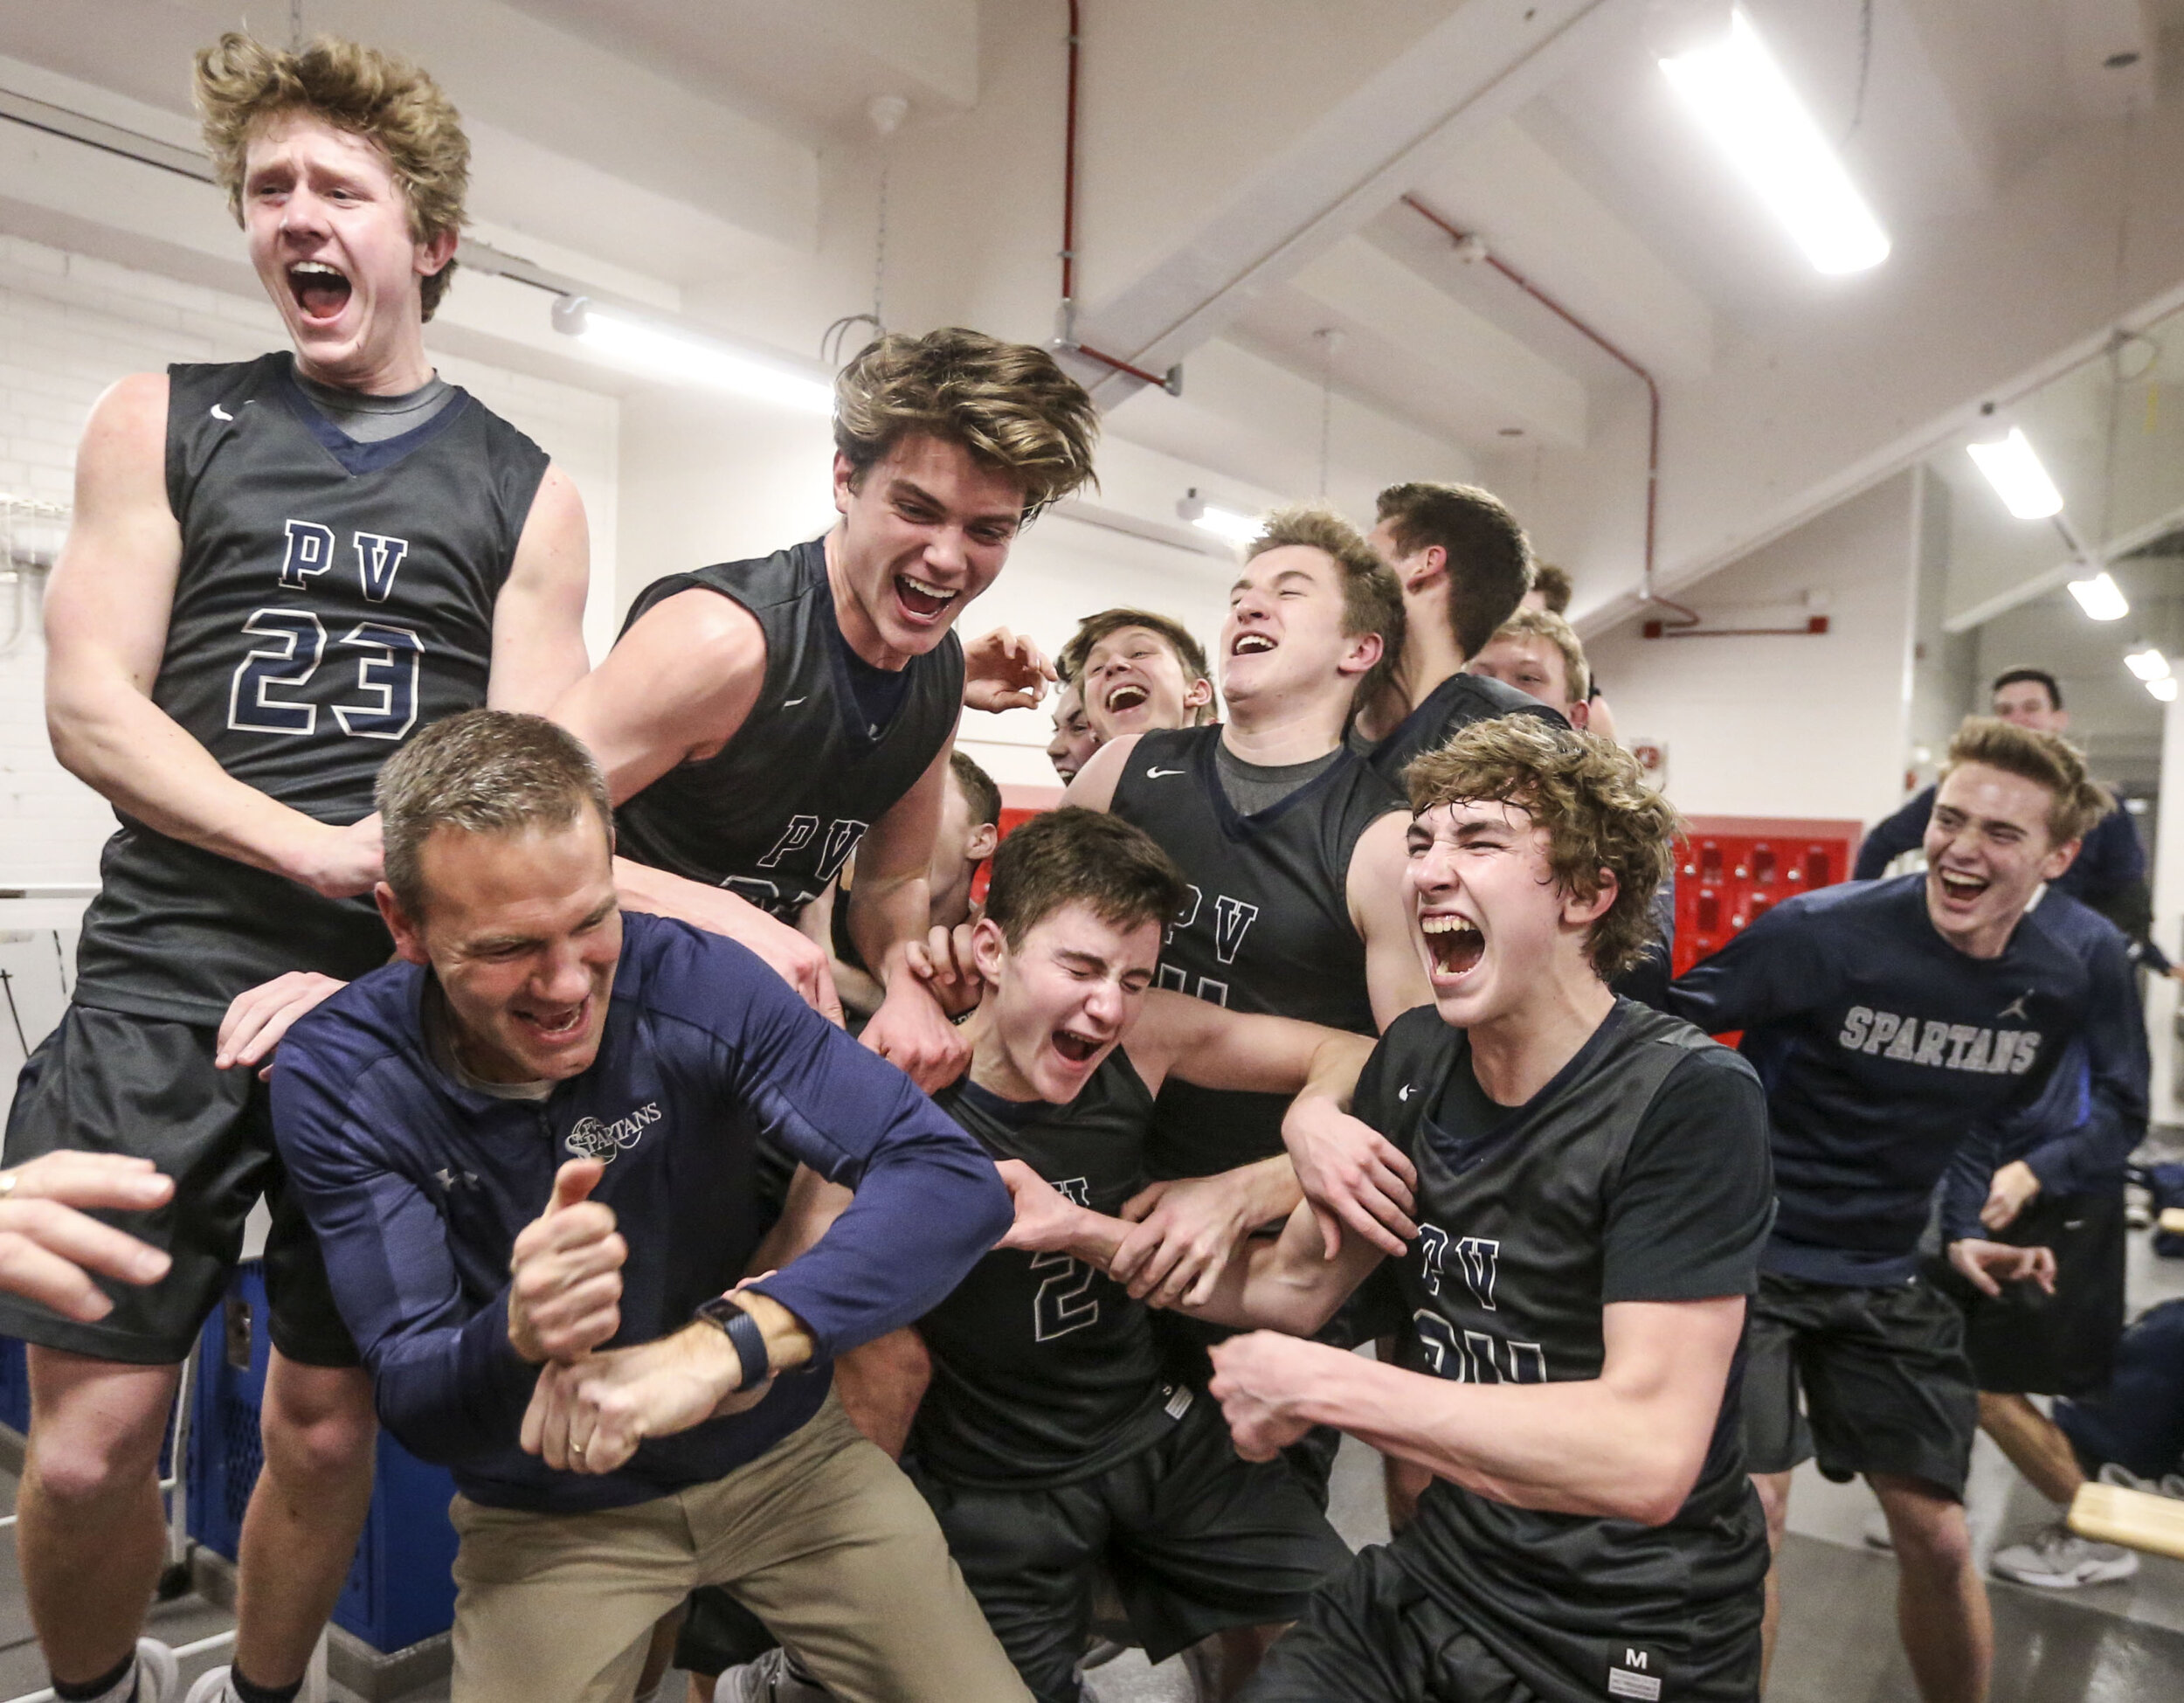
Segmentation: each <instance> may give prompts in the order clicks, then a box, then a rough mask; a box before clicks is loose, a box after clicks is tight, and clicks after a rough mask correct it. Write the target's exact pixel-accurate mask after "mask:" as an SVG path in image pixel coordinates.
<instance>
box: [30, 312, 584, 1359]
mask: <svg viewBox="0 0 2184 1703" xmlns="http://www.w3.org/2000/svg"><path fill="white" fill-rule="evenodd" d="M340 394H341V393H339V392H334V391H330V389H329V387H326V386H317V387H315V394H314V393H312V392H307V391H306V390H305V388H304V386H303V384H301V382H300V381H299V378H298V377H297V374H296V370H295V357H294V356H293V355H292V354H290V353H289V352H288V351H287V350H281V351H279V352H277V353H273V354H269V355H265V356H261V357H259V358H258V359H256V360H254V361H247V362H240V363H233V364H227V365H206V366H190V365H178V366H175V367H172V368H170V369H169V374H168V396H167V425H166V443H165V469H164V472H165V481H164V483H165V495H166V502H167V507H168V508H169V510H171V512H172V515H173V517H174V521H175V523H176V528H177V530H178V531H179V533H180V545H181V549H180V557H179V560H178V562H177V564H176V571H175V578H174V592H173V603H172V608H171V613H169V619H168V621H167V627H166V633H165V639H164V642H163V645H162V650H161V654H160V657H159V667H158V672H157V675H156V677H155V678H154V679H153V680H152V682H150V688H149V694H148V695H149V697H150V699H151V702H152V703H153V704H154V705H155V706H156V707H157V708H158V709H159V710H162V711H163V712H164V713H165V715H166V716H167V717H169V719H170V720H171V721H172V722H173V723H175V725H176V726H177V727H178V728H180V729H181V730H182V731H183V733H184V734H186V735H188V736H189V737H190V738H191V739H193V740H195V741H196V742H197V744H199V745H201V746H202V747H204V751H206V752H208V753H209V754H210V755H211V757H212V758H213V760H214V761H216V762H217V763H218V765H219V766H220V767H221V769H223V770H224V771H225V772H226V774H227V775H228V776H229V777H230V778H232V779H234V780H238V781H240V782H242V783H244V784H245V786H250V787H252V788H254V789H256V790H257V791H258V792H259V793H263V794H265V795H266V797H267V798H270V799H272V800H275V801H277V802H278V803H280V804H282V805H286V806H287V807H289V808H291V809H293V810H295V811H299V812H301V813H303V814H304V815H306V816H308V817H311V818H313V819H314V820H317V821H320V822H323V823H327V824H329V825H334V826H346V825H348V824H350V823H355V822H358V821H361V820H363V819H364V818H366V817H368V816H370V814H371V811H372V796H371V793H372V782H373V780H374V779H375V778H376V777H377V774H378V772H379V767H380V765H381V764H383V763H384V762H385V760H386V759H387V758H388V757H389V756H390V754H391V753H392V752H393V751H395V750H397V748H398V747H399V746H400V744H402V742H403V741H404V740H405V739H407V738H408V737H411V735H412V734H414V733H415V732H417V731H418V730H419V729H421V728H424V727H425V726H426V725H428V724H429V723H432V722H433V721H436V720H438V719H439V718H440V717H445V716H448V715H451V714H453V713H454V712H455V711H457V710H465V709H469V708H472V707H473V706H476V705H480V704H482V703H485V702H486V685H487V673H488V670H489V668H490V667H491V665H492V662H493V659H494V615H495V609H496V605H497V604H498V601H499V599H500V596H501V591H502V589H503V587H504V586H505V585H506V584H507V582H508V578H509V576H510V572H511V570H512V568H513V567H514V565H515V558H516V553H517V547H518V543H519V540H521V539H522V537H523V534H524V528H525V525H526V523H527V521H528V519H529V515H530V511H531V506H532V500H533V498H534V497H535V496H536V495H537V494H538V492H539V489H540V487H541V483H542V481H543V480H544V479H545V477H546V474H547V469H548V462H547V457H546V454H545V453H544V452H543V450H541V449H540V448H539V447H538V446H537V445H536V444H534V443H533V442H531V440H529V439H528V438H527V437H525V436H524V435H523V434H522V433H521V432H519V431H517V430H516V429H515V427H514V426H510V425H509V424H508V422H507V421H505V420H503V419H500V418H499V417H498V416H496V415H494V413H493V412H490V411H489V410H487V408H486V407H485V406H484V405H482V404H480V402H478V401H477V399H476V398H473V397H472V396H470V395H468V394H467V392H465V391H461V390H460V389H456V388H454V387H453V386H448V385H446V384H442V383H441V382H440V381H439V380H437V379H435V380H433V381H432V384H429V385H428V386H427V387H426V390H425V391H421V392H419V393H418V395H419V397H420V398H423V399H424V402H425V405H421V406H419V407H418V409H417V411H416V412H418V414H420V415H423V416H424V418H423V419H422V421H421V423H419V424H417V425H414V426H410V427H409V428H408V429H407V430H403V431H398V432H397V433H395V434H394V435H391V436H380V437H377V439H376V440H370V441H366V440H360V439H358V438H356V437H352V436H350V435H349V433H347V432H344V431H343V430H342V427H341V426H339V425H337V424H335V420H334V419H330V418H328V413H327V412H324V409H323V407H322V405H321V402H320V401H319V400H318V399H317V398H318V397H319V396H324V395H336V396H338V395H340ZM376 400H378V398H363V403H366V404H368V403H370V402H373V401H376ZM397 400H400V399H399V398H397ZM434 402H436V403H437V405H436V406H435V405H432V404H433V403H434ZM351 423H355V422H354V421H352V422H351ZM359 429H363V427H361V426H360V428H359ZM578 559H579V560H580V559H581V558H580V557H579V558H578ZM569 636H572V635H569ZM115 813H116V815H117V816H118V817H119V818H120V824H121V825H120V828H119V830H118V831H117V832H116V833H115V834H114V837H113V838H112V839H111V840H109V841H107V846H106V849H105V851H104V853H103V854H102V855H101V857H100V890H99V894H98V896H97V897H96V898H95V899H93V901H92V903H91V906H90V909H89V910H88V911H87V912H86V916H85V917H84V924H83V938H82V945H81V947H80V950H79V957H78V973H77V980H76V986H75V989H74V996H73V1005H72V1007H71V1008H70V1010H69V1012H68V1014H67V1016H66V1019H65V1020H64V1021H63V1022H62V1024H61V1026H60V1028H59V1029H57V1030H56V1031H55V1032H54V1033H53V1035H52V1036H51V1037H49V1038H48V1040H47V1041H46V1042H45V1044H44V1045H43V1046H41V1047H40V1048H39V1049H38V1051H37V1053H36V1054H35V1055H34V1056H32V1058H31V1061H30V1063H28V1064H27V1065H26V1066H25V1067H24V1075H23V1081H22V1085H21V1087H20V1089H19V1090H17V1097H16V1100H15V1104H14V1107H13V1110H12V1111H11V1113H10V1119H9V1131H8V1143H7V1160H8V1162H9V1163H10V1164H18V1163H21V1162H22V1161H23V1160H26V1159H29V1158H31V1157H33V1156H34V1155H35V1154H37V1153H42V1152H45V1151H48V1150H50V1149H52V1148H55V1147H61V1146H74V1147H88V1148H91V1149H93V1150H94V1151H97V1150H113V1151H121V1152H125V1153H141V1154H145V1155H148V1156H149V1157H150V1158H151V1159H152V1160H154V1161H155V1162H156V1163H157V1164H158V1166H159V1167H160V1168H161V1169H162V1170H163V1171H167V1172H169V1173H171V1174H173V1175H174V1176H175V1177H176V1178H177V1179H178V1180H179V1181H180V1187H178V1188H177V1190H176V1201H175V1203H174V1205H173V1206H172V1207H171V1208H168V1209H167V1210H166V1211H165V1212H164V1213H162V1215H160V1216H159V1220H158V1222H154V1223H152V1224H151V1225H149V1227H148V1228H149V1231H150V1233H151V1234H152V1235H153V1236H154V1238H155V1239H156V1240H157V1241H159V1242H160V1243H162V1244H163V1245H165V1246H166V1247H167V1248H168V1249H169V1251H170V1252H171V1253H172V1255H173V1256H174V1262H175V1263H174V1268H173V1271H172V1274H171V1276H170V1277H169V1280H168V1281H167V1282H166V1283H164V1284H161V1285H159V1286H158V1287H157V1288H156V1289H153V1290H149V1291H125V1292H121V1293H120V1294H118V1295H117V1305H116V1306H115V1309H114V1312H111V1313H109V1314H108V1315H107V1317H106V1318H105V1319H101V1320H100V1321H99V1322H98V1323H96V1324H79V1323H76V1322H73V1321H69V1320H64V1319H59V1318H57V1317H55V1316H54V1315H52V1314H51V1313H48V1312H45V1311H44V1310H42V1309H39V1308H37V1307H32V1306H29V1305H24V1304H20V1303H12V1302H5V1301H0V1330H4V1331H6V1332H7V1333H10V1334H11V1335H17V1336H24V1337H27V1338H29V1339H30V1340H32V1341H33V1342H39V1343H43V1344H45V1345H46V1346H50V1347H57V1348H63V1349H66V1350H68V1351H70V1352H73V1353H87V1354H92V1355H95V1356H98V1357H100V1358H104V1359H112V1360H129V1361H139V1362H144V1363H151V1364H158V1363H163V1362H169V1361H173V1360H179V1359H181V1358H182V1357H183V1354H185V1353H187V1352H188V1350H189V1346H190V1341H191V1340H193V1338H194V1336H195V1334H196V1331H197V1324H198V1321H199V1320H201V1319H202V1318H203V1317H204V1312H205V1311H206V1310H207V1309H208V1308H210V1306H211V1304H212V1301H213V1299H214V1298H215V1297H216V1296H217V1294H218V1288H219V1285H220V1284H222V1283H223V1282H224V1281H225V1273H226V1270H227V1268H228V1266H229V1265H230V1264H232V1262H233V1260H234V1258H235V1256H236V1254H237V1252H238V1249H239V1242H240V1237H241V1230H242V1222H243V1217H244V1215H245V1213H246V1212H247V1210H248V1209H249V1207H250V1205H251V1203H252V1201H254V1200H255V1199H256V1198H257V1197H258V1195H259V1194H260V1193H261V1192H264V1193H266V1194H268V1195H269V1197H270V1198H271V1199H272V1200H273V1203H274V1208H275V1210H274V1226H273V1232H272V1235H271V1236H270V1238H269V1241H268V1243H267V1247H266V1268H267V1280H268V1284H269V1286H270V1287H271V1288H272V1289H273V1320H272V1325H273V1340H274V1341H275V1343H276V1345H277V1346H279V1347H280V1350H281V1352H282V1353H284V1354H286V1355H287V1356H288V1357H289V1358H290V1359H293V1360H301V1361H302V1362H304V1363H306V1364H309V1365H318V1366H338V1365H349V1364H353V1363H354V1360H355V1349H354V1347H353V1346H352V1345H351V1343H350V1342H349V1335H348V1333H347V1331H346V1330H345V1329H344V1328H343V1327H342V1321H341V1319H340V1317H339V1315H338V1314H337V1312H335V1309H334V1306H333V1305H332V1301H331V1298H330V1297H329V1296H328V1294H327V1292H326V1289H325V1277H324V1273H323V1270H321V1266H320V1263H319V1260H318V1256H317V1250H316V1248H315V1245H314V1243H312V1241H311V1238H310V1236H309V1234H308V1230H307V1229H305V1228H304V1227H303V1225H302V1222H301V1217H300V1215H297V1214H296V1213H294V1210H293V1209H292V1208H289V1207H288V1206H287V1204H286V1203H285V1202H284V1201H282V1200H281V1191H280V1177H279V1170H278V1166H277V1161H276V1160H275V1159H274V1157H273V1146H272V1139H271V1134H270V1131H269V1129H268V1128H267V1127H266V1111H265V1103H264V1102H265V1090H264V1084H262V1083H258V1082H257V1081H256V1080H255V1076H256V1073H255V1072H254V1071H252V1070H226V1071H223V1070H216V1069H214V1067H213V1063H212V1056H213V1051H214V1036H215V1029H216V1026H217V1025H218V1023H219V1021H220V1020H221V1017H222V1015H223V1014H224V1013H225V1011H226V1009H227V1007H228V1002H229V1001H230V1000H232V999H233V998H234V997H235V995H237V994H238V993H241V992H243V991H244V990H245V989H246V988H250V987H252V986H256V985H258V984H259V983H262V982H265V981H267V980H271V979H273V978H274V977H276V976H279V975H281V974H283V973H287V972H288V971H292V970H314V971H319V972H321V973H325V974H328V975H331V976H336V977H342V978H354V977H356V976H360V975H363V974H364V973H366V972H368V971H370V970H372V969H374V968H376V967H377V966H379V965H381V964H384V962H385V961H386V959H387V958H388V956H389V954H390V952H391V951H392V946H391V943H390V940H389V938H388V936H387V931H386V929H385V927H384V925H383V924H381V922H380V920H379V916H378V912H377V910H376V908H375V907H374V905H373V903H372V900H371V898H370V895H369V893H360V894H358V895H356V896H353V897H349V898H328V897H326V896H322V895H321V894H320V893H318V892H316V891H314V890H312V889H311V888H309V887H306V886H304V885H303V884H301V882H300V881H294V880H290V879H288V878H287V876H281V875H278V874H275V873H273V871H272V870H270V869H259V868H256V867H253V866H252V865H251V864H248V863H245V862H239V861H238V860H237V859H235V858H232V857H226V856H223V855H219V854H218V853H217V852H214V851H211V850H208V849H206V848H204V847H202V846H199V845H193V844H190V843H188V842H187V841H183V840H180V839H177V838H175V837H174V836H172V835H171V834H166V833H162V832H161V831H160V830H159V829H158V828H157V827H153V826H152V825H151V824H150V823H149V822H146V821H144V820H140V819H138V818H137V817H135V816H134V815H132V814H131V813H129V812H128V810H127V809H125V808H123V807H121V806H120V805H118V804H117V806H116V807H115Z"/></svg>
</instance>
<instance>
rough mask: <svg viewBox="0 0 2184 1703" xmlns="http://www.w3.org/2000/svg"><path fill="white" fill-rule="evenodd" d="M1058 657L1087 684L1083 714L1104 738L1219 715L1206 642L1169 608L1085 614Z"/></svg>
mask: <svg viewBox="0 0 2184 1703" xmlns="http://www.w3.org/2000/svg"><path fill="white" fill-rule="evenodd" d="M1055 663H1056V666H1057V667H1058V668H1060V669H1061V675H1062V678H1064V679H1065V680H1070V681H1075V682H1077V683H1078V684H1079V686H1080V687H1081V688H1082V690H1083V694H1084V714H1085V719H1086V720H1087V721H1088V722H1089V723H1090V724H1091V727H1092V730H1093V732H1094V733H1095V735H1097V736H1098V738H1099V741H1100V743H1101V744H1106V743H1107V742H1108V741H1109V739H1119V738H1121V737H1123V736H1124V735H1125V734H1130V733H1151V732H1152V731H1153V730H1156V729H1158V728H1164V727H1202V726H1204V725H1205V724H1206V723H1208V722H1216V721H1219V720H1220V704H1219V703H1217V702H1216V701H1215V698H1214V696H1213V670H1212V669H1210V668H1207V667H1206V647H1204V646H1203V645H1201V644H1199V641H1198V640H1196V639H1195V638H1193V637H1192V635H1191V630H1190V629H1189V628H1188V627H1185V626H1184V625H1183V624H1182V623H1181V622H1179V621H1172V620H1169V619H1168V618H1167V617H1166V616H1165V615H1155V614H1151V613H1148V612H1147V611H1145V610H1143V609H1102V611H1100V613H1098V614H1096V615H1087V616H1086V617H1085V618H1084V619H1083V620H1081V621H1079V622H1078V623H1077V630H1076V631H1075V633H1072V634H1071V635H1070V637H1069V642H1068V644H1066V645H1064V646H1063V647H1061V655H1060V656H1058V657H1057V658H1055Z"/></svg>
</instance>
